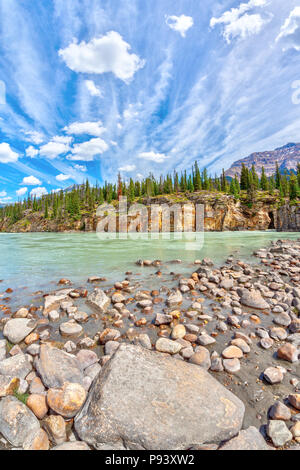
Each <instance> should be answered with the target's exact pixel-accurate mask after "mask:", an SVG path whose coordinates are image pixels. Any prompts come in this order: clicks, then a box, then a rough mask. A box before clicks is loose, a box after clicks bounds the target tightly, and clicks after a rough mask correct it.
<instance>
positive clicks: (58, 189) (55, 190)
mask: <svg viewBox="0 0 300 470" xmlns="http://www.w3.org/2000/svg"><path fill="white" fill-rule="evenodd" d="M60 191H62V189H61V188H57V189H51V193H60Z"/></svg>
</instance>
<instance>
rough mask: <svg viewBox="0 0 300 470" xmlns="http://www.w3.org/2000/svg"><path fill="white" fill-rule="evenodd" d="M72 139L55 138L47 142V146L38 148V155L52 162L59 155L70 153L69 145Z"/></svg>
mask: <svg viewBox="0 0 300 470" xmlns="http://www.w3.org/2000/svg"><path fill="white" fill-rule="evenodd" d="M72 140H73V139H72V137H67V136H55V137H53V139H52V140H51V141H50V142H48V144H45V145H43V146H42V147H40V152H39V153H40V155H41V156H42V157H46V158H49V159H50V160H54V159H55V158H57V157H58V156H59V155H64V154H65V153H67V152H69V151H70V145H69V144H70V143H71V142H72Z"/></svg>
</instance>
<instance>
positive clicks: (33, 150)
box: [25, 145, 39, 158]
mask: <svg viewBox="0 0 300 470" xmlns="http://www.w3.org/2000/svg"><path fill="white" fill-rule="evenodd" d="M25 152H26V156H27V157H30V158H35V157H36V156H37V155H38V154H39V151H38V149H36V148H35V147H33V146H32V145H30V147H27V149H26V151H25Z"/></svg>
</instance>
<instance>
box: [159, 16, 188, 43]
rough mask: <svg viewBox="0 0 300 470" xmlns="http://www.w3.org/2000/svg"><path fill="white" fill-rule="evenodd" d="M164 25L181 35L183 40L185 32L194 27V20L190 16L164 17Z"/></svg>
mask: <svg viewBox="0 0 300 470" xmlns="http://www.w3.org/2000/svg"><path fill="white" fill-rule="evenodd" d="M166 24H167V25H168V26H169V27H170V28H171V29H173V30H174V31H177V32H178V33H180V34H181V36H182V37H183V38H185V36H186V32H187V31H188V30H189V29H190V28H191V27H192V26H193V25H194V20H193V18H192V17H191V16H186V15H180V16H175V15H173V16H168V15H167V16H166Z"/></svg>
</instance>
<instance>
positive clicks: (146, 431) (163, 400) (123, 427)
mask: <svg viewBox="0 0 300 470" xmlns="http://www.w3.org/2000/svg"><path fill="white" fill-rule="evenodd" d="M255 256H256V258H255V259H254V261H253V263H244V262H243V261H240V260H238V259H234V258H233V257H231V258H229V259H227V260H226V262H225V263H224V265H223V266H221V267H216V266H214V264H213V261H211V260H209V259H204V260H202V261H201V260H195V263H194V272H193V270H191V274H190V277H186V276H183V275H182V274H181V273H180V266H181V262H180V260H174V261H173V262H172V264H170V263H162V262H161V261H159V260H156V261H148V260H141V261H138V262H137V267H136V269H137V270H138V269H139V268H140V267H141V266H143V267H144V268H147V269H149V285H152V286H153V287H155V288H153V289H149V286H148V285H146V284H144V283H143V285H142V284H141V282H140V281H139V279H138V273H134V272H130V271H128V272H127V273H126V274H125V278H124V280H123V281H117V282H116V283H115V284H114V286H109V285H105V279H103V278H101V277H98V276H94V277H91V278H90V279H89V280H88V282H87V284H86V285H84V286H74V285H73V284H72V283H71V281H69V280H68V279H61V280H60V281H59V287H58V289H57V290H56V291H55V292H51V293H48V294H45V293H41V292H40V293H36V294H35V302H34V303H33V304H32V305H21V304H20V305H19V308H18V309H17V310H16V311H12V310H11V308H10V307H9V304H10V300H11V299H12V298H13V295H14V293H13V291H12V289H7V291H6V292H5V293H3V294H2V295H1V298H2V299H3V302H4V303H3V304H1V305H0V308H1V309H2V315H1V319H0V323H1V329H2V335H3V336H2V337H3V339H2V340H0V446H1V447H2V448H7V449H11V448H17V449H24V450H48V449H49V448H51V449H53V450H64V449H71V450H89V449H97V450H116V449H118V450H126V449H150V450H151V449H152V450H154V449H156V450H161V449H162V450H167V449H172V450H183V449H194V450H198V449H199V450H201V449H207V450H217V449H220V450H239V449H251V450H258V449H264V450H272V449H298V450H299V449H300V445H299V444H300V360H299V357H300V317H299V314H300V239H299V240H298V241H291V240H279V241H277V242H273V243H272V244H271V245H270V246H269V248H267V249H261V250H258V251H257V252H256V253H255ZM156 287H157V289H156ZM8 295H9V297H10V298H7V296H8Z"/></svg>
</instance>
